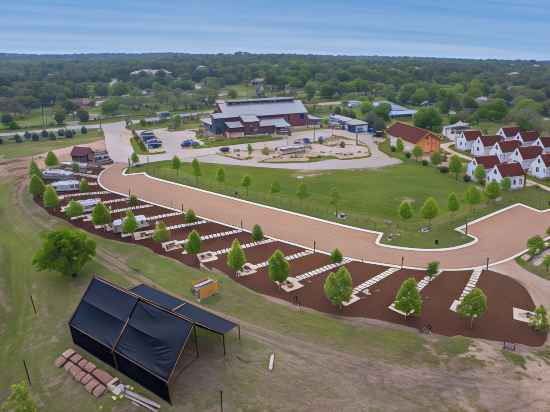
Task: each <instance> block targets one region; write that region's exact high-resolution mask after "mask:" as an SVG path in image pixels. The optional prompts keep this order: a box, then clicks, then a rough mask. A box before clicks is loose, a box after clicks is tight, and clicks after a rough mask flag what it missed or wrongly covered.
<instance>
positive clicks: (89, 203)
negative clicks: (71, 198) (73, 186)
mask: <svg viewBox="0 0 550 412" xmlns="http://www.w3.org/2000/svg"><path fill="white" fill-rule="evenodd" d="M100 202H101V199H99V198H94V199H83V200H79V201H78V203H80V204H81V205H82V207H83V208H84V213H90V212H91V211H92V210H94V207H95V205H97V204H98V203H100Z"/></svg>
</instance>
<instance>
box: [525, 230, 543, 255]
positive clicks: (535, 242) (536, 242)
mask: <svg viewBox="0 0 550 412" xmlns="http://www.w3.org/2000/svg"><path fill="white" fill-rule="evenodd" d="M544 245H545V244H544V239H543V238H542V237H541V236H538V235H537V236H532V237H530V238H529V239H528V240H527V249H529V254H531V255H536V254H537V253H540V252H542V251H543V250H544Z"/></svg>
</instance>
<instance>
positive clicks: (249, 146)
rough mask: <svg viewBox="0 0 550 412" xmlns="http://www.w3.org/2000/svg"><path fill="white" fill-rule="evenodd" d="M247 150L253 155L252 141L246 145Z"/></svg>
mask: <svg viewBox="0 0 550 412" xmlns="http://www.w3.org/2000/svg"><path fill="white" fill-rule="evenodd" d="M246 151H247V152H248V155H249V156H251V155H252V151H253V149H252V145H251V144H250V143H248V145H247V146H246Z"/></svg>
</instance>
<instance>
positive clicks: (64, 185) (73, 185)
mask: <svg viewBox="0 0 550 412" xmlns="http://www.w3.org/2000/svg"><path fill="white" fill-rule="evenodd" d="M52 187H53V188H54V189H55V191H56V192H57V193H59V192H72V191H75V190H79V189H80V182H79V181H78V180H59V181H56V182H53V183H52Z"/></svg>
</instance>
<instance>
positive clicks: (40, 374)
mask: <svg viewBox="0 0 550 412" xmlns="http://www.w3.org/2000/svg"><path fill="white" fill-rule="evenodd" d="M22 204H23V205H24V207H20V206H21V203H19V202H18V201H17V199H16V195H15V190H14V185H13V184H12V183H11V182H0V225H1V227H2V228H3V230H2V231H0V258H1V261H2V276H1V277H0V340H1V341H2V345H0V363H1V364H2V373H1V374H0V399H2V398H3V397H4V396H5V395H6V393H7V388H8V386H9V384H11V383H14V382H18V381H21V380H23V379H24V378H25V374H24V369H23V367H22V361H23V359H25V360H26V362H27V364H28V365H29V367H30V375H31V379H32V384H33V386H32V392H33V395H34V396H35V398H36V399H37V400H38V402H39V406H40V407H39V410H45V411H46V410H47V411H61V410H67V405H70V404H73V405H78V410H79V411H80V412H91V411H97V410H103V411H122V410H128V409H127V408H128V405H129V404H128V403H127V402H126V401H118V402H113V401H112V400H111V399H110V397H108V396H105V397H103V398H102V399H101V400H99V401H96V400H93V398H92V397H91V396H90V395H88V394H87V393H86V392H85V391H84V389H83V388H81V387H80V386H79V385H78V384H76V383H75V382H74V381H73V380H72V379H71V378H70V377H69V375H68V374H66V373H65V372H64V371H62V370H58V369H55V368H54V367H53V366H52V362H53V360H54V359H55V357H56V356H57V355H58V354H59V353H60V352H62V351H63V350H64V349H65V348H66V347H68V346H70V345H71V342H70V336H69V332H68V328H67V321H68V319H69V318H70V316H71V313H72V311H73V310H74V308H75V306H76V304H77V303H78V301H79V299H80V297H81V295H82V293H83V291H84V289H85V287H86V286H87V284H88V282H89V280H90V277H91V276H92V274H96V273H97V274H100V275H102V276H103V277H105V278H107V279H109V280H111V281H114V282H116V283H117V284H120V285H122V286H130V285H131V284H135V283H136V282H138V281H142V280H143V279H149V280H151V281H153V282H155V283H156V284H157V285H159V286H160V287H162V288H164V289H166V290H169V291H170V292H171V293H174V294H177V295H180V296H183V297H185V298H188V299H191V298H192V295H191V292H190V287H189V286H190V284H191V280H193V279H197V278H199V277H202V276H204V273H201V272H200V271H198V270H195V269H191V268H188V267H186V266H183V265H182V264H181V263H178V262H176V261H173V260H171V259H167V258H163V257H160V256H158V255H156V254H154V253H152V252H150V251H149V250H148V249H144V248H141V247H138V246H132V245H128V244H124V243H119V242H115V241H110V240H106V239H103V238H99V237H96V236H94V239H95V240H96V242H97V245H98V256H97V258H96V260H94V261H93V262H92V263H90V264H88V265H87V266H86V267H85V268H84V270H83V272H82V273H81V274H80V275H79V276H78V277H77V278H75V279H73V278H68V277H63V276H61V275H59V274H56V273H48V272H41V273H39V272H36V271H35V270H34V268H33V267H32V265H31V263H30V262H31V258H30V257H31V256H32V255H33V254H34V252H35V251H36V250H37V248H38V247H39V245H40V237H39V236H38V235H39V232H40V231H41V230H42V229H43V228H42V224H43V225H45V226H46V227H48V228H50V229H51V228H59V227H64V226H66V224H65V223H64V222H62V221H59V220H57V219H53V218H51V217H49V216H48V215H47V214H45V212H44V211H42V210H41V209H39V208H38V207H36V206H35V205H34V204H33V202H32V200H31V199H30V197H29V196H28V195H26V194H25V195H23V200H22ZM35 219H38V220H39V221H40V222H42V223H40V224H39V225H37V224H35V223H34V222H33V220H35ZM21 245H25V247H24V248H22V247H21ZM108 258H110V259H115V262H116V263H117V265H115V266H113V263H112V260H108ZM208 276H210V277H213V278H216V279H218V280H219V281H220V283H221V293H220V294H218V295H217V296H215V297H214V298H212V299H211V300H209V301H208V302H207V303H206V306H208V307H211V308H213V309H215V310H217V311H220V312H223V313H226V314H228V315H231V316H234V317H236V318H238V319H240V320H241V321H242V322H248V323H250V324H252V325H257V326H259V327H261V328H269V330H273V331H275V332H276V333H280V334H284V335H287V336H290V337H292V338H297V339H302V340H304V341H307V342H311V343H315V344H319V345H325V346H326V347H329V348H333V349H337V350H339V351H343V352H347V353H350V354H354V355H359V356H361V357H372V359H377V360H378V361H385V362H389V363H392V364H398V365H406V366H409V367H414V366H418V367H429V368H432V367H437V366H438V365H440V361H439V359H438V357H437V356H436V355H435V353H436V352H439V350H437V351H436V350H435V347H432V345H438V343H437V340H435V341H434V342H435V343H433V344H432V343H429V342H428V341H427V340H425V339H424V337H422V336H421V335H419V334H418V333H416V332H413V331H406V330H399V329H392V328H382V327H375V326H358V325H357V324H352V323H348V322H347V321H341V320H338V319H336V318H333V317H329V316H325V315H323V314H319V313H310V312H307V311H304V312H297V311H296V310H294V309H292V308H289V307H287V306H285V305H280V304H277V303H274V302H270V301H269V300H267V299H266V298H265V297H263V296H260V295H258V294H256V293H254V292H251V291H250V290H248V289H246V288H244V287H242V286H240V285H238V284H237V283H235V282H233V281H232V280H230V279H229V278H227V277H226V276H223V275H217V274H214V273H209V274H208ZM30 295H32V297H33V299H34V301H35V303H36V305H37V308H38V314H37V315H35V314H34V313H33V309H32V306H31V302H30ZM201 336H203V338H202V339H206V340H209V338H208V337H204V334H202V335H201ZM228 339H229V340H228V344H229V345H230V346H229V348H230V349H229V350H230V351H232V352H233V354H234V355H236V356H241V357H248V358H253V359H254V358H257V359H262V362H263V359H267V356H268V355H269V353H270V348H269V347H266V346H265V344H262V343H259V342H257V341H255V340H254V339H252V338H250V337H248V336H247V332H246V326H245V327H244V328H243V340H242V341H241V343H240V344H237V341H236V340H235V337H234V336H231V337H228ZM441 339H444V340H447V339H448V338H441ZM217 344H219V342H218V340H216V339H210V345H207V346H216V345H217ZM441 345H442V346H443V347H446V346H447V344H446V343H442V344H441ZM453 346H454V345H453ZM459 346H460V347H461V348H460V350H459V352H460V353H462V352H463V346H464V343H461V344H460V345H459ZM216 348H217V346H216ZM445 352H456V350H455V349H452V350H445ZM217 356H218V358H219V354H218V355H217ZM203 357H204V353H203ZM200 362H201V361H199V362H198V363H197V364H194V365H196V366H191V370H192V371H195V372H189V373H197V372H198V370H202V369H204V368H206V369H207V370H208V373H212V374H214V375H215V376H214V379H212V381H213V382H211V386H210V387H207V388H206V387H202V388H201V393H202V391H203V390H204V391H206V392H208V393H210V392H212V393H217V390H218V389H219V387H223V388H224V389H226V390H227V391H228V392H233V393H236V394H238V395H235V396H238V399H237V400H236V403H237V404H247V403H248V402H250V399H249V398H250V397H252V398H253V400H254V401H256V402H261V400H260V401H259V400H257V399H254V398H255V397H256V396H257V395H256V393H257V392H258V388H257V386H256V385H249V384H247V382H251V380H252V381H253V379H254V376H255V375H254V374H255V373H257V372H256V370H257V366H254V365H251V366H247V365H246V364H244V363H237V364H235V363H234V361H233V363H228V364H227V365H226V366H225V367H224V368H222V369H227V371H226V372H220V371H219V370H217V369H216V368H215V367H212V366H209V364H211V363H212V362H215V361H209V360H203V361H202V363H200ZM218 362H219V361H218ZM231 365H233V366H231ZM235 365H238V370H239V373H238V374H235V373H234V372H229V371H232V370H234V369H235ZM208 368H211V370H210V369H208ZM115 374H116V375H117V376H120V374H118V373H115ZM179 379H180V380H182V381H188V380H189V376H187V377H185V374H184V375H182V376H181V377H180V378H179ZM286 379H287V377H286V376H285V375H284V374H282V375H281V374H277V375H273V377H272V378H270V379H269V380H266V382H264V384H263V386H262V389H263V390H266V391H267V390H268V387H269V385H271V384H276V385H282V384H284V382H286ZM123 380H124V382H128V379H127V378H124V377H123ZM259 385H261V384H259ZM266 385H267V387H266ZM258 393H259V392H258ZM146 395H147V396H151V395H150V394H148V393H146ZM181 396H184V398H185V400H186V402H185V404H181V403H180V404H179V405H177V406H178V409H177V410H189V411H191V410H192V411H195V410H210V409H208V408H210V407H212V405H211V403H212V402H213V401H212V399H211V398H212V397H210V398H209V397H204V396H195V395H190V394H189V393H187V394H185V393H184V394H183V395H181ZM213 399H214V402H215V399H216V398H215V397H213ZM163 405H166V404H163ZM98 408H99V409H98ZM163 409H166V410H175V408H171V407H168V406H163ZM267 409H271V408H267V407H265V405H263V407H262V406H258V410H267ZM212 410H213V409H212Z"/></svg>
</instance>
